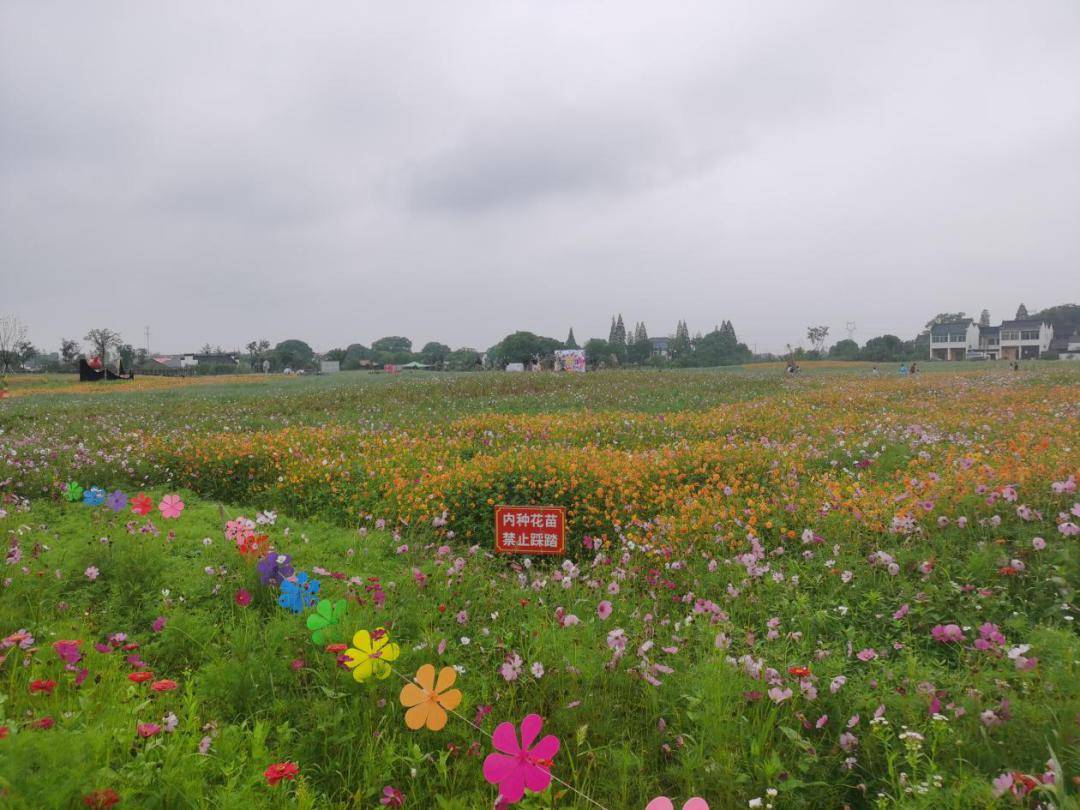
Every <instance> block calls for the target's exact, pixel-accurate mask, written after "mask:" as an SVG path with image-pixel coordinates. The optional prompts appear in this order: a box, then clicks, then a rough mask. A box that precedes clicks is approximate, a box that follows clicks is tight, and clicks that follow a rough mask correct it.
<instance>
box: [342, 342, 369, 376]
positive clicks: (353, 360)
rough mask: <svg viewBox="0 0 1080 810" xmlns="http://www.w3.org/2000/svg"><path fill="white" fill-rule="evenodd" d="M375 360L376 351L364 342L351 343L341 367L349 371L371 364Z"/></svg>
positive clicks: (346, 349)
mask: <svg viewBox="0 0 1080 810" xmlns="http://www.w3.org/2000/svg"><path fill="white" fill-rule="evenodd" d="M374 361H375V353H374V352H373V351H371V349H369V348H368V347H367V346H365V345H364V344H363V343H351V344H349V345H348V346H347V347H346V348H345V357H344V358H343V359H342V361H341V367H342V368H343V369H345V370H347V371H355V370H356V369H358V368H363V367H364V366H365V365H370V364H371V363H374Z"/></svg>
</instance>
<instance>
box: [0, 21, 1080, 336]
mask: <svg viewBox="0 0 1080 810" xmlns="http://www.w3.org/2000/svg"><path fill="white" fill-rule="evenodd" d="M1078 75H1080V6H1077V5H1076V4H1075V3H1074V2H1071V0H1036V2H1031V3H1026V4H1023V5H1022V6H1021V5H1018V4H1015V3H1011V2H997V1H992V2H978V3H975V2H957V3H949V4H942V3H938V2H931V0H925V1H924V2H913V3H907V4H902V5H899V4H893V5H883V4H868V3H858V2H847V1H845V2H841V1H840V0H820V2H789V3H775V4H745V3H717V2H715V1H714V0H709V1H708V2H705V0H701V1H700V2H699V1H698V0H687V1H686V2H683V3H678V4H668V5H667V6H661V5H657V4H655V3H645V2H625V1H624V2H606V1H604V0H588V2H583V3H576V4H552V3H542V2H522V3H513V4H497V5H492V4H489V3H482V2H479V1H478V0H477V2H471V1H470V0H465V2H461V3H455V4H453V5H452V6H451V5H445V4H442V5H440V4H432V3H427V2H404V3H399V4H393V5H392V6H388V5H381V4H361V5H357V4H354V3H344V2H325V3H320V4H317V5H315V6H310V7H304V8H300V7H298V6H296V5H295V4H292V3H285V2H266V1H265V0H258V2H256V0H237V2H233V3H229V4H219V3H208V2H207V3H204V2H187V3H183V4H148V3H145V2H136V1H135V0H116V1H115V2H111V3H108V4H104V5H101V4H97V5H95V6H93V7H90V6H84V5H79V4H71V3H62V2H58V1H55V0H33V2H31V0H12V2H8V3H5V4H3V5H2V6H0V311H14V312H15V313H17V314H18V315H19V316H20V317H22V318H23V320H25V321H26V322H27V323H28V324H29V326H30V329H31V335H32V338H33V339H34V340H35V341H36V342H37V343H39V344H41V345H43V346H44V347H46V348H52V347H54V346H55V345H56V344H58V341H59V337H60V336H61V335H63V336H78V335H81V334H83V333H85V332H86V330H87V329H89V328H91V327H93V326H101V325H108V326H111V327H113V328H116V329H119V330H120V331H122V332H123V333H124V334H125V335H126V336H127V337H128V338H130V339H134V338H136V336H137V335H139V334H141V331H142V328H143V326H144V324H147V323H149V324H150V325H151V328H152V329H153V331H154V334H155V336H156V337H155V340H154V343H155V346H154V348H156V349H159V350H183V349H189V348H190V347H191V346H194V345H201V344H202V343H204V342H206V341H210V342H211V343H221V344H224V345H241V344H243V343H245V342H247V340H250V339H251V338H253V337H262V336H266V337H269V338H271V339H274V340H279V339H284V338H287V337H297V336H298V337H303V338H305V339H308V340H309V341H311V342H312V343H313V344H315V345H316V346H317V347H321V348H329V347H331V346H333V345H342V344H347V343H349V342H353V341H357V340H360V341H365V342H366V341H370V340H371V339H373V338H376V337H378V336H380V335H382V334H401V333H404V334H409V335H410V336H412V337H413V338H414V340H415V341H417V342H418V343H423V342H424V341H426V340H430V339H439V340H443V341H446V342H450V343H453V344H455V345H461V344H471V345H477V346H481V347H482V346H486V345H490V344H491V343H493V342H495V341H496V340H498V339H499V338H500V337H501V336H502V335H503V334H505V333H506V332H508V331H510V330H512V329H515V328H527V329H532V330H534V331H538V332H543V333H548V334H555V335H557V336H562V335H563V334H564V333H565V331H566V329H567V328H568V327H569V326H571V325H573V326H574V328H575V332H576V334H577V335H578V336H579V338H580V337H585V336H588V335H596V334H599V335H603V334H606V330H607V323H608V318H609V317H610V315H611V314H612V312H615V311H622V312H623V314H624V316H625V317H626V318H627V319H628V320H630V321H631V322H633V321H637V320H645V321H646V323H647V324H648V325H649V328H650V331H651V332H653V333H664V332H667V331H669V330H671V329H673V328H674V324H675V322H676V321H677V320H679V319H686V320H688V321H689V323H690V326H691V329H692V330H697V329H698V328H701V329H708V328H710V327H711V326H712V325H713V324H714V323H716V322H718V321H720V320H723V319H732V320H733V321H734V322H735V325H736V327H737V329H738V330H739V333H740V336H741V337H743V338H744V339H746V340H747V341H748V342H750V343H753V344H757V346H758V348H759V349H762V350H765V349H773V350H776V349H780V348H782V347H783V345H784V344H785V343H787V342H797V341H798V340H799V339H800V338H801V336H802V334H803V333H804V331H805V326H806V324H807V323H810V322H815V323H818V322H821V323H829V324H831V325H832V326H833V332H834V334H835V333H840V332H842V327H843V325H844V323H845V322H846V321H848V320H856V321H857V322H858V323H859V324H860V332H859V333H858V334H857V335H856V337H857V338H859V339H863V340H865V339H866V338H868V337H871V336H872V335H874V334H879V333H881V332H884V331H891V332H896V333H899V334H901V335H908V334H911V333H913V332H914V331H915V330H916V329H917V328H918V326H919V325H920V324H922V323H923V322H924V321H925V320H926V319H927V318H928V317H929V315H931V314H933V313H934V312H937V311H940V310H957V309H963V310H967V311H969V312H970V311H976V312H977V311H978V310H980V309H981V308H982V307H984V306H985V307H989V308H990V310H991V312H992V314H993V315H994V316H995V317H997V316H1001V315H1006V314H1010V313H1011V311H1014V310H1015V307H1016V305H1017V303H1019V301H1020V300H1021V299H1022V300H1024V301H1025V302H1026V303H1027V304H1028V306H1029V308H1030V307H1037V306H1041V305H1049V304H1053V303H1058V302H1060V301H1062V300H1067V299H1069V298H1073V299H1075V298H1076V295H1077V290H1076V285H1075V268H1076V266H1077V261H1078V258H1080V229H1077V228H1076V227H1075V225H1076V222H1077V221H1080V93H1078V92H1077V89H1078V88H1077V79H1076V77H1077V76H1078ZM87 279H93V280H94V285H93V287H94V288H95V289H101V290H107V291H108V294H107V295H105V294H102V295H88V291H87V286H88V285H87Z"/></svg>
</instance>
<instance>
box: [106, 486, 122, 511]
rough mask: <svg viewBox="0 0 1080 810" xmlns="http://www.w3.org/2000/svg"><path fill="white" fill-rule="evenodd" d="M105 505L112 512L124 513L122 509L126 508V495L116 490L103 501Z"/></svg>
mask: <svg viewBox="0 0 1080 810" xmlns="http://www.w3.org/2000/svg"><path fill="white" fill-rule="evenodd" d="M105 505H106V506H107V507H109V508H110V509H112V510H113V511H114V512H122V511H124V507H126V506H127V495H125V494H124V493H123V492H121V491H120V490H116V491H115V492H114V493H113V494H112V495H110V496H109V497H108V498H106V499H105Z"/></svg>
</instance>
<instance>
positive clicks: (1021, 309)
mask: <svg viewBox="0 0 1080 810" xmlns="http://www.w3.org/2000/svg"><path fill="white" fill-rule="evenodd" d="M1028 317H1029V316H1028V311H1027V307H1025V306H1024V305H1023V304H1020V306H1018V307H1017V308H1016V320H1018V321H1026V320H1027V319H1028Z"/></svg>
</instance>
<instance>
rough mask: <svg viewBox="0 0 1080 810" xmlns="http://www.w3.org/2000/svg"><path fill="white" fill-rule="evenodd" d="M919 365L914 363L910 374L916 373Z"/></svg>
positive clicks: (909, 370)
mask: <svg viewBox="0 0 1080 810" xmlns="http://www.w3.org/2000/svg"><path fill="white" fill-rule="evenodd" d="M918 366H919V364H918V363H912V364H911V368H910V369H908V374H911V375H914V374H915V372H916V371H917V370H918Z"/></svg>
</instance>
